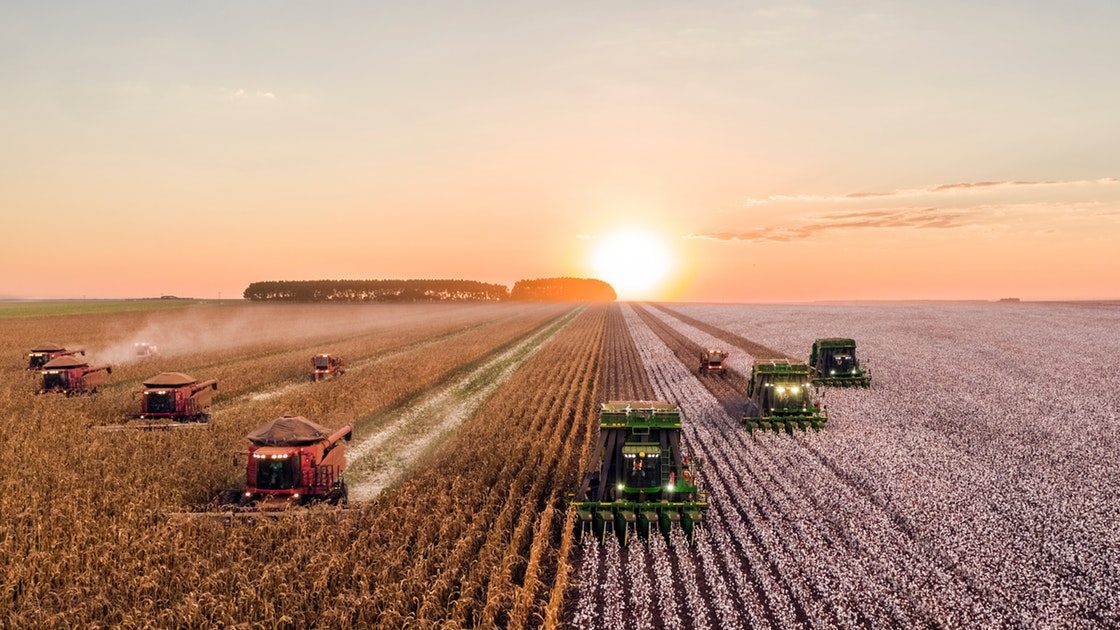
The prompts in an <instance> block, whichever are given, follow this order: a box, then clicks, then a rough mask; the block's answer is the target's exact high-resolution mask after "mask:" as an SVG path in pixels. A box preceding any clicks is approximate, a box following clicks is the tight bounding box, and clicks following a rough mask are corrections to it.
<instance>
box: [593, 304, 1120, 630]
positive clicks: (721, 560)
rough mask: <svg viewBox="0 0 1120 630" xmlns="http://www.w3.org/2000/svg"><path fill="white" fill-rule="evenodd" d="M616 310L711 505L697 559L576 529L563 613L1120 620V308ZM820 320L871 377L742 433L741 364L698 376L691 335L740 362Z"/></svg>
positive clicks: (826, 621)
mask: <svg viewBox="0 0 1120 630" xmlns="http://www.w3.org/2000/svg"><path fill="white" fill-rule="evenodd" d="M624 308H625V310H626V319H627V322H628V324H629V325H630V332H631V335H632V337H633V339H634V342H635V346H636V349H637V351H638V353H639V354H640V355H641V357H642V364H643V366H644V371H645V374H644V375H643V374H641V373H637V372H636V371H635V373H634V374H633V376H632V380H633V381H636V382H642V381H644V379H645V378H648V379H649V381H650V382H651V384H652V386H653V389H654V391H655V392H656V394H657V395H658V397H669V398H672V399H676V400H678V401H679V402H680V403H681V405H682V406H683V408H684V411H685V414H686V418H687V419H688V421H689V423H690V425H691V426H690V425H689V424H686V427H685V434H686V439H687V441H688V443H689V444H690V445H691V447H692V449H694V452H697V454H698V455H700V456H702V457H704V459H705V470H704V472H703V473H702V476H703V478H704V480H705V481H706V482H707V484H708V490H709V492H710V493H711V496H710V501H711V505H712V507H711V510H710V511H709V522H708V527H707V528H706V530H705V532H704V533H702V534H701V535H700V536H699V540H698V542H697V544H696V551H697V553H696V554H694V555H684V554H681V553H680V552H679V548H680V545H679V544H677V543H679V541H675V540H670V541H669V545H668V547H667V548H666V546H665V545H664V544H663V541H661V540H651V541H650V542H648V543H645V544H641V545H633V544H632V545H630V546H629V548H627V549H622V550H620V549H618V546H617V545H616V544H615V542H614V541H611V540H608V541H607V543H606V544H605V545H599V544H598V543H588V544H586V545H585V546H584V549H583V554H582V559H581V561H580V562H581V563H582V564H581V567H580V569H579V570H580V576H581V578H580V580H579V581H578V583H579V589H578V591H579V593H578V596H577V598H576V599H575V609H574V611H573V614H574V618H575V620H576V622H577V625H580V626H583V627H594V626H596V625H598V624H600V623H601V620H602V619H609V620H611V623H614V624H627V625H632V626H635V627H643V626H646V627H651V626H652V627H752V626H754V627H757V626H768V625H774V626H782V627H790V626H814V627H816V626H841V627H848V626H852V625H871V626H892V627H893V626H923V627H924V626H929V625H947V626H973V625H977V624H979V625H994V626H1017V625H1026V626H1034V625H1040V624H1042V625H1046V624H1051V623H1053V624H1057V625H1060V626H1085V627H1111V626H1115V625H1116V624H1117V622H1118V621H1120V617H1118V614H1120V595H1118V594H1120V539H1118V538H1117V534H1116V529H1115V524H1116V523H1117V522H1120V502H1118V501H1117V498H1118V497H1117V490H1116V487H1117V486H1116V484H1117V481H1120V474H1118V473H1120V465H1118V464H1117V461H1116V458H1115V456H1114V455H1115V453H1116V446H1117V445H1116V439H1117V438H1116V429H1117V425H1118V422H1120V416H1118V410H1120V397H1118V394H1117V391H1116V388H1115V386H1114V383H1115V378H1114V377H1113V376H1112V375H1114V374H1116V372H1117V369H1118V368H1120V359H1118V356H1120V338H1118V337H1117V336H1116V335H1114V334H1109V332H1108V331H1110V330H1115V329H1116V328H1117V324H1120V311H1118V310H1116V309H1114V308H1108V307H1107V306H1103V307H1102V306H1101V305H1093V304H1090V305H1026V304H1023V305H1012V306H1010V308H1008V305H992V304H989V305H975V304H973V305H963V304H962V305H917V306H915V305H907V306H875V307H862V306H861V307H855V306H852V307H845V306H828V307H823V306H821V307H817V306H790V307H739V306H710V307H708V306H694V305H679V306H677V305H672V306H664V307H662V306H646V305H641V306H633V307H624ZM836 335H845V336H848V335H850V336H853V337H855V338H857V339H858V340H860V343H861V346H860V351H861V353H862V357H863V360H864V361H865V362H866V365H868V366H870V368H871V370H872V373H873V377H874V386H873V388H872V389H870V390H855V389H849V390H828V391H827V392H826V394H825V396H824V401H825V402H826V404H827V405H828V408H829V410H830V412H831V418H830V421H829V426H828V429H826V430H825V431H823V432H821V433H812V432H810V433H805V434H797V435H793V436H790V435H785V434H784V433H783V434H777V435H774V434H754V435H750V434H748V433H746V432H745V431H744V430H742V429H741V428H740V427H739V426H738V424H739V423H738V421H737V411H738V410H739V409H741V407H742V404H743V402H744V401H743V398H742V392H743V391H744V389H743V388H744V381H743V379H742V377H741V376H739V375H736V374H732V375H731V377H730V378H728V379H726V380H724V379H720V378H714V377H705V378H697V376H696V375H695V363H694V362H695V360H696V359H695V357H696V356H697V353H698V352H699V350H700V348H701V347H722V348H724V349H726V350H729V351H730V352H731V357H730V361H729V362H730V364H731V366H732V367H733V368H734V369H735V370H737V371H739V374H740V375H741V374H742V371H743V370H747V371H749V366H750V363H751V361H752V360H753V359H754V358H778V357H783V356H792V357H797V358H800V359H801V360H805V359H806V358H807V354H808V349H809V347H810V345H811V343H812V340H813V339H814V338H815V337H823V336H836ZM643 387H644V386H643ZM640 389H641V388H639V390H640ZM620 563H621V568H616V567H617V566H618V565H619V564H620ZM666 572H671V576H672V577H671V578H668V579H665V578H664V577H663V576H664V574H665V573H666ZM659 580H663V582H664V585H662V582H660V581H659ZM690 585H692V586H690ZM690 588H691V590H690ZM651 592H653V593H654V594H653V596H652V597H651V596H650V593H651Z"/></svg>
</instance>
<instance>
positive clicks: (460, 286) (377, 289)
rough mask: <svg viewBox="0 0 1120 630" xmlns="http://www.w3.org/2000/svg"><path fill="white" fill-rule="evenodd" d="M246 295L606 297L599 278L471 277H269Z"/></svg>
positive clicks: (315, 298) (288, 298)
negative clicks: (498, 280)
mask: <svg viewBox="0 0 1120 630" xmlns="http://www.w3.org/2000/svg"><path fill="white" fill-rule="evenodd" d="M244 295H245V299H246V300H252V301H262V302H263V301H271V302H498V301H506V300H516V301H527V302H607V301H613V300H614V299H615V292H614V289H613V288H611V286H610V285H609V284H607V283H606V282H603V281H601V280H593V279H585V278H540V279H537V280H519V281H517V282H516V283H515V284H514V285H513V290H512V291H511V290H510V289H509V288H507V287H506V286H505V285H502V284H492V283H487V282H478V281H476V280H272V281H267V282H253V283H252V284H250V285H249V286H248V287H247V288H246V289H245V293H244Z"/></svg>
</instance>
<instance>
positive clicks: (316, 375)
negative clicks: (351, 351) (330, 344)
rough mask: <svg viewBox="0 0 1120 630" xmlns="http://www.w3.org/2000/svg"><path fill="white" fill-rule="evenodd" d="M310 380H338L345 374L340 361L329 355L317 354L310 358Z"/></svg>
mask: <svg viewBox="0 0 1120 630" xmlns="http://www.w3.org/2000/svg"><path fill="white" fill-rule="evenodd" d="M311 365H312V370H311V380H313V381H322V380H324V379H327V378H338V377H339V376H342V375H343V374H345V373H346V370H345V369H344V368H343V367H342V366H343V363H342V359H340V358H338V357H335V356H331V355H329V354H317V355H315V356H313V357H311Z"/></svg>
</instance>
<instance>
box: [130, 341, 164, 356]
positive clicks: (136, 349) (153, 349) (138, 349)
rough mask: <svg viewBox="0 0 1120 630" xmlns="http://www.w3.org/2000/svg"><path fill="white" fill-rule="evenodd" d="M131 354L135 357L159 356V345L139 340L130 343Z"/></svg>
mask: <svg viewBox="0 0 1120 630" xmlns="http://www.w3.org/2000/svg"><path fill="white" fill-rule="evenodd" d="M132 354H133V355H135V356H136V358H137V359H154V358H155V357H158V356H159V347H158V346H156V345H155V344H152V343H148V342H146V341H141V342H139V343H134V344H132Z"/></svg>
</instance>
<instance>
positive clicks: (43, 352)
mask: <svg viewBox="0 0 1120 630" xmlns="http://www.w3.org/2000/svg"><path fill="white" fill-rule="evenodd" d="M79 354H80V355H82V356H83V357H84V356H86V351H85V350H82V349H80V348H79V349H77V350H67V349H66V348H63V347H62V346H60V345H58V344H57V343H45V344H43V345H41V346H36V347H35V348H33V349H32V350H31V352H30V353H28V355H27V369H29V370H33V371H35V372H38V371H39V370H41V369H43V366H44V365H46V364H47V363H49V362H50V361H53V360H54V359H57V358H58V357H71V356H75V355H79Z"/></svg>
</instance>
